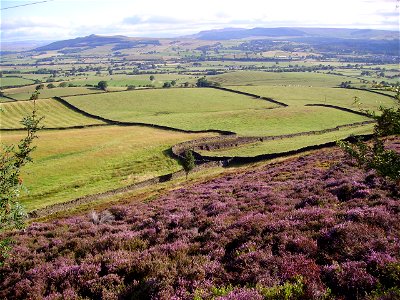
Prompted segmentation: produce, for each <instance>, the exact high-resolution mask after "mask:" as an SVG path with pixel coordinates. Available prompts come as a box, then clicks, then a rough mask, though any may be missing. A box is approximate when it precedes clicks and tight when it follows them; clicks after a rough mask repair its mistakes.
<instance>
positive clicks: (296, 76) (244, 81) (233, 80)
mask: <svg viewBox="0 0 400 300" xmlns="http://www.w3.org/2000/svg"><path fill="white" fill-rule="evenodd" d="M208 78H209V79H210V80H212V81H216V82H218V83H220V84H221V85H222V86H229V85H242V86H243V85H250V86H253V85H283V86H289V85H299V86H318V87H334V86H338V85H339V84H340V83H341V82H343V81H347V80H349V78H347V77H343V76H337V75H330V74H321V73H304V72H302V73H300V72H299V73H297V72H292V73H272V72H259V71H238V72H230V73H225V74H222V75H216V76H208Z"/></svg>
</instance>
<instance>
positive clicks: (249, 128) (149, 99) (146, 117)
mask: <svg viewBox="0 0 400 300" xmlns="http://www.w3.org/2000/svg"><path fill="white" fill-rule="evenodd" d="M65 99H66V100H67V101H68V102H69V103H71V104H72V105H75V106H77V107H78V108H80V109H82V110H84V111H87V112H90V113H91V114H94V115H99V116H102V117H105V118H108V119H112V120H117V121H125V122H141V123H147V124H157V125H163V126H169V127H174V128H179V129H185V130H195V131H198V130H209V129H214V130H215V129H218V130H225V131H233V132H235V133H237V134H239V135H247V136H265V135H281V134H289V133H296V132H303V131H310V130H321V129H327V128H332V127H335V126H338V125H344V124H349V123H354V122H360V121H365V120H367V118H366V117H363V116H359V115H355V114H352V113H348V112H343V111H339V110H336V109H332V108H324V107H305V106H302V107H295V106H293V107H290V106H289V107H286V108H282V107H277V105H276V104H272V103H269V102H267V101H264V100H260V99H255V98H252V97H248V96H244V95H238V94H235V93H230V92H225V91H220V90H215V89H169V90H164V89H163V90H146V91H133V92H126V93H125V92H124V93H118V94H101V95H89V96H76V97H67V98H65ZM271 108H274V109H271Z"/></svg>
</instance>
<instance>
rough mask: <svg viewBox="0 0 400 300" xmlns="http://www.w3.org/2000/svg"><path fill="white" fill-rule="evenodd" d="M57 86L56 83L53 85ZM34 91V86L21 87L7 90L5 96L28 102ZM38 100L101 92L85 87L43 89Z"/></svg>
mask: <svg viewBox="0 0 400 300" xmlns="http://www.w3.org/2000/svg"><path fill="white" fill-rule="evenodd" d="M55 85H57V83H56V84H55ZM34 91H35V86H28V87H21V88H14V89H9V90H7V91H6V93H5V94H6V95H7V96H9V97H11V98H14V99H16V100H28V99H29V98H30V96H31V95H32V93H33V92H34ZM39 92H40V94H39V98H40V99H45V98H51V97H55V96H58V97H63V96H72V95H79V94H93V93H101V92H102V91H101V90H99V89H95V88H87V87H64V88H53V89H47V88H45V89H43V90H40V91H39Z"/></svg>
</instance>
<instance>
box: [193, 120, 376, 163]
mask: <svg viewBox="0 0 400 300" xmlns="http://www.w3.org/2000/svg"><path fill="white" fill-rule="evenodd" d="M372 129H373V124H369V125H365V126H359V127H355V128H344V129H340V130H339V131H334V132H329V133H325V134H320V135H309V136H299V137H293V138H285V139H279V140H273V141H265V142H257V143H254V144H248V145H243V146H241V147H236V148H231V149H224V150H215V151H200V153H201V154H203V155H212V156H249V157H250V156H256V155H261V154H270V153H280V152H286V151H290V150H297V149H300V148H303V147H307V146H311V145H317V144H323V143H327V142H334V141H337V140H340V139H344V138H346V137H348V136H350V135H351V134H355V135H360V134H369V133H372Z"/></svg>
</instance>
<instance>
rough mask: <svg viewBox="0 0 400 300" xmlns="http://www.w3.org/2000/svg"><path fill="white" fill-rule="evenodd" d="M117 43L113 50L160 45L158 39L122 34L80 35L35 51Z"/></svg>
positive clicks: (92, 46)
mask: <svg viewBox="0 0 400 300" xmlns="http://www.w3.org/2000/svg"><path fill="white" fill-rule="evenodd" d="M110 44H115V46H114V48H113V50H120V49H127V48H134V47H137V46H138V45H149V44H152V45H159V44H160V43H159V41H158V40H157V39H150V38H145V39H138V38H130V37H126V36H122V35H116V36H99V35H95V34H92V35H89V36H85V37H78V38H75V39H69V40H62V41H57V42H54V43H51V44H48V45H46V46H42V47H39V48H35V49H34V51H54V50H56V51H58V50H62V49H65V48H83V49H85V48H95V47H99V46H105V45H110Z"/></svg>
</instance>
